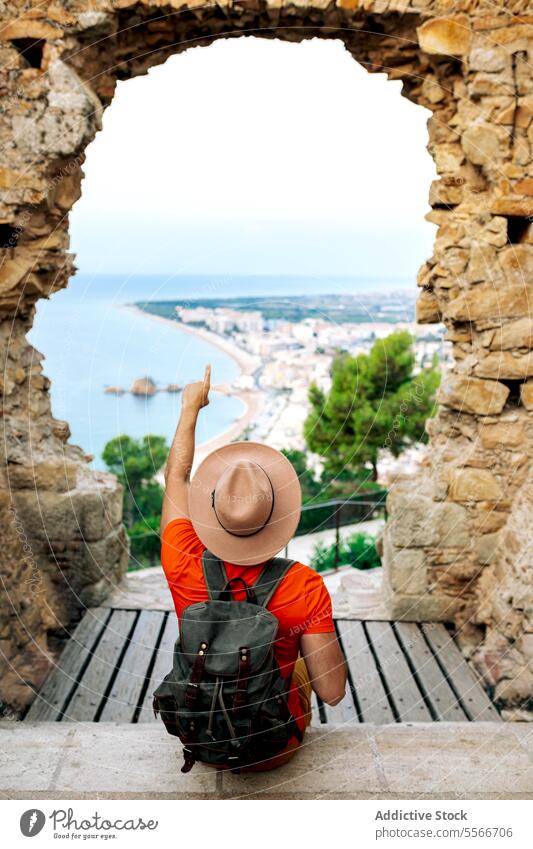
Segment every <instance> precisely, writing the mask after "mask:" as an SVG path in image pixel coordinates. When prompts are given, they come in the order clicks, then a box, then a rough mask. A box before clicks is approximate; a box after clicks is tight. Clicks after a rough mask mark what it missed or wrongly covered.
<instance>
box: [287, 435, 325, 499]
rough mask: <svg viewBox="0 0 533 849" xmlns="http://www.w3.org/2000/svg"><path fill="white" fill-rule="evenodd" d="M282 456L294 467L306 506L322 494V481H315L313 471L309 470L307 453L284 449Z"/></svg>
mask: <svg viewBox="0 0 533 849" xmlns="http://www.w3.org/2000/svg"><path fill="white" fill-rule="evenodd" d="M281 453H282V454H285V456H286V458H287V460H289V461H290V462H291V463H292V465H293V466H294V470H295V472H296V474H297V475H298V479H299V481H300V486H301V488H302V501H303V503H304V504H305V502H306V501H311V500H312V499H313V498H315V497H316V496H317V495H319V494H320V492H321V490H322V484H321V483H320V481H317V480H315V478H314V475H313V472H312V471H311V469H308V468H307V457H306V454H305V451H298V450H296V449H293V448H291V449H287V450H286V449H283V450H282V452H281Z"/></svg>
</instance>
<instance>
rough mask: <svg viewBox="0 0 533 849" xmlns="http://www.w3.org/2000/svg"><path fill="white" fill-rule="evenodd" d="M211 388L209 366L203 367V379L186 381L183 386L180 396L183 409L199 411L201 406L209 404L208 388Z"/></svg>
mask: <svg viewBox="0 0 533 849" xmlns="http://www.w3.org/2000/svg"><path fill="white" fill-rule="evenodd" d="M210 388H211V366H210V365H207V366H206V367H205V374H204V379H203V380H196V381H195V382H194V383H188V384H187V385H186V386H185V387H184V388H183V393H182V396H181V406H182V408H183V409H187V410H194V412H196V413H197V412H199V411H200V410H201V409H202V407H207V405H208V404H209V390H210Z"/></svg>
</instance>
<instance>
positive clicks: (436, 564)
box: [0, 0, 533, 707]
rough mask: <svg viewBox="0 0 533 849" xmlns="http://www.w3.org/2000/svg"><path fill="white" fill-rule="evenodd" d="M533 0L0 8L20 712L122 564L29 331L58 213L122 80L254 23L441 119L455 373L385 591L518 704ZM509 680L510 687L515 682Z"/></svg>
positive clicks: (1, 312) (400, 503)
mask: <svg viewBox="0 0 533 849" xmlns="http://www.w3.org/2000/svg"><path fill="white" fill-rule="evenodd" d="M529 5H530V4H529V3H528V2H526V0H523V2H522V1H521V0H516V1H515V2H512V0H511V2H507V3H504V2H503V0H499V2H498V0H491V2H485V0H477V2H476V0H462V2H455V3H454V2H449V0H440V2H439V0H411V1H410V0H337V2H335V0H332V2H326V0H314V2H311V0H298V2H297V3H293V4H286V3H284V0H268V2H267V0H241V2H234V0H218V2H216V3H214V4H205V3H199V2H189V4H188V5H185V4H184V3H181V2H180V0H173V2H166V3H165V2H161V0H152V2H150V0H51V2H50V3H49V4H48V5H47V4H35V5H33V4H32V3H31V2H18V3H11V4H10V3H6V4H4V5H3V6H2V7H1V10H0V16H1V19H2V23H0V64H1V68H2V72H1V73H2V76H1V86H2V97H3V109H2V115H1V118H2V130H1V141H2V150H3V155H4V156H3V162H2V167H0V187H1V188H2V200H1V203H0V231H1V233H2V244H3V245H4V246H5V247H4V250H3V251H2V265H1V267H0V316H1V319H2V324H1V333H2V339H3V340H4V366H5V368H4V369H3V376H4V379H3V391H4V399H3V412H4V416H3V421H4V428H5V430H4V439H3V440H2V450H3V451H4V452H5V455H6V456H5V463H4V464H3V467H2V478H1V480H0V488H1V489H0V496H1V504H2V506H3V509H4V511H5V515H6V517H7V518H6V521H4V522H2V525H1V526H2V528H3V531H4V536H5V542H4V545H3V561H4V562H3V572H4V591H5V599H4V600H3V602H2V604H1V607H0V640H1V648H2V651H3V654H4V657H5V660H4V669H2V670H0V679H1V681H2V684H1V688H2V689H1V692H0V698H2V699H4V701H6V702H8V703H10V704H12V705H15V706H16V707H21V706H23V705H24V704H27V703H28V702H29V701H30V700H31V698H32V696H33V689H32V688H33V687H35V686H38V685H39V683H40V680H41V679H42V677H43V675H44V674H45V672H46V670H47V668H48V665H49V662H50V656H51V651H53V640H52V638H53V636H54V634H55V633H60V632H61V630H62V629H63V628H67V627H69V625H70V624H71V623H72V622H73V621H75V619H76V616H78V615H79V611H80V609H81V608H82V607H83V605H85V604H89V603H96V602H97V601H98V600H99V599H100V598H101V597H102V596H103V595H104V594H105V593H106V592H107V589H108V587H109V585H110V584H112V583H113V581H114V580H116V579H117V577H118V576H119V575H120V574H121V573H122V572H123V570H124V568H125V563H126V559H127V549H126V544H125V540H124V537H123V535H122V531H121V524H120V520H121V506H120V501H121V498H120V496H121V493H120V490H119V487H118V485H117V484H116V482H115V481H114V479H113V478H111V477H110V476H107V475H102V474H101V473H100V474H98V473H93V472H90V471H89V470H88V468H87V464H86V460H85V457H84V455H83V452H82V450H81V449H78V448H75V447H73V446H70V445H68V444H67V442H66V440H67V438H68V427H67V426H66V425H65V424H64V423H61V422H57V421H55V420H54V419H53V417H52V414H51V409H50V400H49V385H48V381H47V379H46V377H44V376H43V374H42V371H41V367H40V363H39V359H40V357H39V354H38V353H37V352H36V351H34V350H33V349H32V348H31V347H30V346H29V345H28V344H27V342H26V340H25V333H26V332H27V330H28V328H29V327H30V325H31V321H32V317H33V307H34V304H35V302H36V301H37V299H38V298H40V297H48V296H49V295H51V294H52V293H53V292H54V291H56V290H57V289H60V288H62V287H63V286H65V285H66V284H67V281H68V277H69V275H70V274H71V272H72V257H71V256H70V255H69V253H68V211H69V209H70V208H71V206H72V204H73V203H74V202H75V201H76V199H77V198H78V197H79V193H80V181H81V177H82V170H81V169H82V165H83V157H84V150H85V148H86V145H87V144H88V142H89V141H90V140H91V139H92V138H93V136H94V134H95V133H96V131H97V130H98V129H99V127H100V121H101V114H102V110H103V109H104V108H105V107H106V106H107V105H108V104H109V103H110V101H111V99H112V96H113V92H114V88H115V85H116V82H117V80H123V79H127V78H129V77H131V76H134V75H137V74H141V73H145V72H146V71H147V70H148V69H149V68H150V67H151V66H153V65H156V64H158V63H161V62H163V61H164V60H165V59H166V58H168V56H170V55H171V54H173V53H176V52H179V51H181V50H185V49H188V48H190V47H192V46H198V45H203V44H209V43H211V42H212V41H213V39H215V38H219V37H235V36H238V35H242V34H253V35H256V36H257V35H260V36H263V37H269V38H274V37H276V38H282V39H285V40H290V41H299V40H302V39H304V38H311V37H321V38H338V39H340V40H342V41H343V42H344V44H345V46H346V48H347V50H349V52H350V53H351V54H352V55H353V56H354V58H355V59H356V60H357V61H359V62H361V64H363V66H364V67H366V68H367V69H368V70H369V71H375V72H385V73H387V74H388V76H389V77H390V78H391V79H400V80H402V81H403V92H404V94H405V95H406V96H407V97H409V98H410V99H412V100H413V101H414V102H416V103H419V104H422V105H424V106H426V107H427V108H429V109H430V110H431V111H432V113H433V117H432V118H431V119H430V121H429V149H430V152H431V153H432V155H433V156H434V158H435V161H436V164H437V170H438V174H439V179H438V180H437V181H436V182H435V183H434V184H433V185H432V186H431V189H430V203H431V206H432V212H431V213H430V215H429V218H430V220H431V221H433V222H434V223H435V224H436V225H437V227H438V230H437V238H436V243H435V253H434V256H433V257H432V258H431V259H430V260H428V262H427V263H426V265H425V266H424V267H423V269H422V270H421V272H420V275H419V281H418V282H419V285H420V287H421V292H420V298H419V302H418V315H419V320H420V321H423V322H428V323H431V322H436V321H440V320H443V321H444V322H445V323H446V325H447V327H448V336H449V339H450V340H451V341H452V343H453V348H454V355H455V366H454V369H453V370H452V372H451V373H450V374H449V375H447V376H446V379H445V381H444V383H443V386H442V388H441V390H440V397H439V400H440V404H441V406H440V409H439V412H438V415H437V416H436V418H435V419H433V420H432V421H431V422H430V423H429V432H430V451H429V452H428V460H427V465H426V466H425V467H424V468H423V469H421V474H420V479H419V480H417V481H415V482H414V483H413V482H412V483H411V484H409V485H407V484H403V485H398V486H397V487H396V488H395V489H394V490H393V491H392V493H391V495H390V505H389V506H390V513H391V520H390V522H389V525H388V528H387V531H386V535H385V540H384V550H385V558H384V560H385V572H386V586H387V593H388V600H389V606H390V610H391V614H393V615H397V616H404V617H406V618H418V619H420V618H422V619H447V620H450V619H453V620H455V621H456V622H457V624H458V625H460V626H461V633H462V634H463V636H464V639H465V645H466V646H467V647H468V649H469V650H470V651H474V650H475V657H476V663H477V664H478V667H479V668H480V669H481V670H482V671H483V672H484V674H485V675H486V676H487V678H488V680H490V681H491V683H492V684H494V685H495V687H496V690H497V694H498V696H499V697H501V698H502V701H506V702H507V703H508V704H510V705H515V706H518V707H520V706H524V705H525V704H526V702H527V698H528V696H529V695H530V693H531V677H530V672H528V671H527V669H526V666H525V662H526V659H527V658H528V656H530V654H531V645H530V644H531V639H532V638H531V631H532V620H531V598H530V597H529V598H528V593H529V592H530V590H529V586H530V584H531V578H530V576H531V568H532V564H531V556H530V554H531V552H530V550H529V549H528V545H529V546H530V537H528V535H527V534H526V535H524V533H523V532H519V531H520V528H519V525H520V522H519V520H518V519H517V516H518V517H519V516H523V515H524V510H525V507H524V505H525V504H526V503H527V498H528V493H527V481H528V475H529V474H530V457H531V454H532V451H531V448H532V443H533V422H532V419H531V416H532V414H533V379H532V380H529V378H533V359H532V360H531V362H530V359H529V352H530V349H531V346H532V340H533V322H532V321H531V318H530V315H529V291H530V282H529V275H530V273H531V269H532V267H533V253H532V252H533V231H532V229H531V227H530V226H529V217H530V215H531V214H533V211H532V209H531V208H532V207H533V202H532V201H531V197H532V196H533V160H532V152H531V145H532V144H533V124H532V123H531V119H532V116H533V86H532V84H531V66H532V60H533V56H532V52H533V14H530V15H528V7H529ZM347 108H350V104H347ZM393 138H394V133H393V128H392V132H391V140H392V143H393ZM61 330H62V329H61V328H58V332H61ZM63 330H64V329H63ZM510 551H512V552H513V555H510V553H509V552H510ZM528 551H529V555H528ZM517 564H519V565H517ZM528 578H529V580H528ZM503 587H505V595H504V598H505V600H503V597H502V595H501V589H502V588H503ZM509 623H512V626H511V625H510V624H509ZM528 635H529V636H528ZM528 652H529V655H528ZM504 679H505V680H506V681H510V680H512V679H514V681H515V682H520V683H519V684H517V683H515V685H514V686H513V687H511V688H509V687H507V689H506V688H505V686H504V684H503V681H504Z"/></svg>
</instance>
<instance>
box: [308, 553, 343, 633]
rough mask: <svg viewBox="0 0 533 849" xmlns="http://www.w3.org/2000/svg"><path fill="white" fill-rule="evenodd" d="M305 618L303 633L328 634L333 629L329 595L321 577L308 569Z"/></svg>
mask: <svg viewBox="0 0 533 849" xmlns="http://www.w3.org/2000/svg"><path fill="white" fill-rule="evenodd" d="M305 606H306V618H305V626H304V629H303V633H304V634H330V633H331V632H332V631H335V626H334V625H333V613H332V608H331V596H330V594H329V592H328V590H327V588H326V585H325V583H324V580H323V578H322V577H321V576H320V575H319V574H318V572H315V571H313V570H312V569H309V571H308V574H307V578H306V582H305Z"/></svg>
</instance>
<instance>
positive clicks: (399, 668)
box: [366, 622, 431, 722]
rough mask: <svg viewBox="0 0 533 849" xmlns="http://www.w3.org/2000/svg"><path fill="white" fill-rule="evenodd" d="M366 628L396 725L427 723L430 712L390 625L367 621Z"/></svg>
mask: <svg viewBox="0 0 533 849" xmlns="http://www.w3.org/2000/svg"><path fill="white" fill-rule="evenodd" d="M366 627H367V631H368V636H369V638H370V640H371V641H372V647H373V649H374V652H375V653H376V656H377V660H378V663H379V666H380V668H381V672H382V675H383V677H384V679H385V682H386V686H387V689H388V693H389V696H390V698H391V699H392V701H393V703H394V705H395V707H396V711H397V714H398V717H399V719H400V722H431V713H430V712H429V709H428V707H427V705H426V703H425V702H424V697H423V696H422V694H421V692H420V690H419V689H418V685H417V683H416V681H415V679H414V678H413V676H412V673H411V670H410V669H409V666H408V664H407V661H406V659H405V657H404V654H403V652H402V649H401V647H400V646H399V644H398V640H397V639H396V635H395V634H394V631H393V630H392V628H391V625H390V622H367V623H366Z"/></svg>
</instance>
